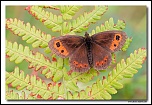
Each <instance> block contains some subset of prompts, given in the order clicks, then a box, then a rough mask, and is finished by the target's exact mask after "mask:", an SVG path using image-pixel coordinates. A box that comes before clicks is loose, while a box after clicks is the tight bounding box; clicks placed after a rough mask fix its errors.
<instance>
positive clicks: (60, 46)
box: [49, 35, 84, 58]
mask: <svg viewBox="0 0 152 105" xmlns="http://www.w3.org/2000/svg"><path fill="white" fill-rule="evenodd" d="M83 43H84V38H83V37H82V36H76V35H66V36H61V37H58V38H53V39H52V40H50V42H49V48H50V49H51V50H52V52H53V53H55V54H56V55H58V56H60V57H62V58H66V57H69V56H70V55H71V54H72V53H73V52H74V51H75V50H76V49H77V48H78V47H79V46H81V45H82V44H83Z"/></svg>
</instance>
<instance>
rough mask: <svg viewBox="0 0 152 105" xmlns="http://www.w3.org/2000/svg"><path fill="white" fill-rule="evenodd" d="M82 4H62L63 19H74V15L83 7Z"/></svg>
mask: <svg viewBox="0 0 152 105" xmlns="http://www.w3.org/2000/svg"><path fill="white" fill-rule="evenodd" d="M81 7H82V6H75V5H73V6H60V11H61V13H62V16H63V19H64V20H68V19H72V16H74V15H75V13H76V12H77V11H78V10H79V9H80V8H81Z"/></svg>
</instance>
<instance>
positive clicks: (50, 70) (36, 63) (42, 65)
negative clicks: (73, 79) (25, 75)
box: [6, 41, 63, 81]
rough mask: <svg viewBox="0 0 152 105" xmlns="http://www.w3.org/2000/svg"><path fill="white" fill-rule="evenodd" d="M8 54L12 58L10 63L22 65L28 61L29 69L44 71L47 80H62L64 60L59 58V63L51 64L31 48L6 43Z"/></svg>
mask: <svg viewBox="0 0 152 105" xmlns="http://www.w3.org/2000/svg"><path fill="white" fill-rule="evenodd" d="M6 54H7V55H8V56H9V57H10V61H15V63H21V62H22V61H23V60H26V61H28V62H29V63H30V65H29V68H34V69H35V70H36V71H37V70H40V69H43V70H42V74H44V75H45V76H46V77H47V78H52V80H53V81H58V80H60V79H61V78H62V76H63V72H62V68H63V59H61V58H59V59H58V60H57V62H50V61H49V59H47V58H46V57H45V56H44V55H43V54H41V53H38V52H36V53H35V54H33V53H32V52H31V51H30V49H29V47H27V46H26V47H23V46H22V45H21V44H20V45H18V44H17V43H16V42H14V43H13V44H12V43H11V42H8V41H6Z"/></svg>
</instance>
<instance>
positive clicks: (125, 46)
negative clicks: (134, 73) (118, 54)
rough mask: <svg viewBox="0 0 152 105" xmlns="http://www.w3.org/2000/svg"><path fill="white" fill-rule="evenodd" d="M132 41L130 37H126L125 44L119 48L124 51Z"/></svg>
mask: <svg viewBox="0 0 152 105" xmlns="http://www.w3.org/2000/svg"><path fill="white" fill-rule="evenodd" d="M131 42H132V38H127V39H126V42H125V44H124V45H123V47H122V48H121V50H122V51H126V50H127V49H128V47H129V45H130V43H131Z"/></svg>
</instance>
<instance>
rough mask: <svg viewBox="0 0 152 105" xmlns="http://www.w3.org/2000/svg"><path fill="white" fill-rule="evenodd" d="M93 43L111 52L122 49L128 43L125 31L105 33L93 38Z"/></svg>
mask: <svg viewBox="0 0 152 105" xmlns="http://www.w3.org/2000/svg"><path fill="white" fill-rule="evenodd" d="M91 38H92V40H93V42H95V43H96V44H98V45H100V46H101V47H103V48H105V49H106V50H107V51H109V52H115V51H118V50H120V49H121V47H122V46H123V45H124V43H125V41H126V38H127V36H126V33H125V32H123V31H116V30H114V31H104V32H100V33H97V34H94V35H93V36H91Z"/></svg>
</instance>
